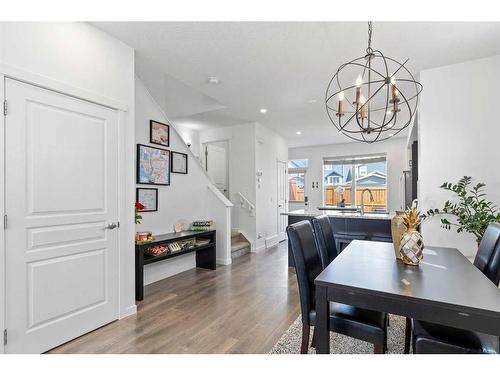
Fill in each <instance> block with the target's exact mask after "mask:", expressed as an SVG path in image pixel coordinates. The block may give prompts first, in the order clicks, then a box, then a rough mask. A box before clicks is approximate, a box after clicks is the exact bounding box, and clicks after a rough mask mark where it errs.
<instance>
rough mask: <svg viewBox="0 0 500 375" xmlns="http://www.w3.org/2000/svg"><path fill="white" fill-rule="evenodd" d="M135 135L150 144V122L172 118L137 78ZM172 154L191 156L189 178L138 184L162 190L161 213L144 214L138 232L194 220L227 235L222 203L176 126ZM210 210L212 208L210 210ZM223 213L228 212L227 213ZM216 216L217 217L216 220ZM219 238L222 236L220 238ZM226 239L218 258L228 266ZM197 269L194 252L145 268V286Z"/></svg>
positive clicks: (157, 230) (138, 140)
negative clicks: (161, 183)
mask: <svg viewBox="0 0 500 375" xmlns="http://www.w3.org/2000/svg"><path fill="white" fill-rule="evenodd" d="M135 87H136V95H135V99H136V102H135V103H136V104H135V108H136V110H135V126H136V128H135V133H136V143H141V144H146V145H147V144H149V120H157V121H160V122H164V123H168V122H169V121H168V119H167V118H166V116H165V114H164V113H163V112H162V110H161V109H160V107H159V105H158V104H157V103H156V102H155V101H154V100H153V98H152V97H151V95H150V94H149V92H148V90H147V88H146V87H145V86H144V84H143V83H142V82H141V80H139V79H136V85H135ZM168 149H169V150H171V151H178V152H183V153H188V155H189V156H188V170H189V173H188V174H187V175H184V174H177V173H171V174H170V186H153V185H137V187H141V186H142V187H149V188H151V187H153V188H157V189H158V211H157V212H143V213H142V214H141V216H142V221H141V224H138V225H136V230H137V231H142V230H149V231H152V232H153V233H158V234H159V233H168V232H173V230H174V225H175V223H176V222H177V221H178V220H180V219H185V220H187V221H189V222H192V221H194V220H205V219H213V220H214V222H215V225H216V229H217V231H218V232H219V233H218V234H219V235H221V236H222V235H223V233H226V231H225V225H226V223H225V222H224V220H225V217H224V215H219V214H220V209H221V207H220V202H219V204H218V205H217V202H212V201H213V199H214V198H215V197H213V194H212V193H210V192H209V191H208V189H207V185H208V184H210V181H209V179H208V177H207V176H206V174H205V173H204V171H203V170H202V168H201V166H200V164H199V163H197V162H196V161H195V160H194V159H193V155H192V154H190V153H189V149H188V147H187V146H186V144H185V143H184V141H183V139H182V138H181V136H180V135H179V133H177V131H176V130H175V128H174V127H171V129H170V147H168ZM209 207H210V209H209ZM223 212H225V211H224V210H223ZM214 215H217V217H216V218H215V217H214ZM218 237H219V236H218ZM222 238H223V237H220V238H219V241H218V246H217V250H218V251H217V253H218V254H217V258H218V260H219V262H221V263H225V264H227V263H228V262H227V255H226V254H225V251H226V250H228V249H226V248H225V247H224V241H223V240H222ZM194 267H195V254H194V253H190V254H186V255H181V256H178V257H176V258H172V259H170V260H169V261H167V262H158V263H153V264H150V265H147V266H146V267H145V269H144V283H145V284H150V283H152V282H155V281H158V280H160V279H163V278H165V277H169V276H172V275H175V274H177V273H179V272H183V271H186V270H188V269H191V268H194Z"/></svg>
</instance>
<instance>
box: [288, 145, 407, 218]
mask: <svg viewBox="0 0 500 375" xmlns="http://www.w3.org/2000/svg"><path fill="white" fill-rule="evenodd" d="M380 153H385V154H386V155H387V189H388V195H389V199H388V210H389V211H395V210H397V209H399V175H400V174H401V172H402V171H403V170H406V169H409V167H408V165H407V164H406V139H405V138H394V139H390V140H386V141H383V142H377V143H372V144H367V143H361V142H351V143H342V144H335V145H326V146H310V147H297V148H290V149H289V150H288V159H290V160H291V159H308V160H309V168H308V170H307V175H306V195H307V196H308V197H309V208H310V209H316V208H317V207H319V206H323V158H324V157H341V156H353V155H369V154H380ZM313 181H314V182H316V181H318V183H319V189H314V190H312V189H311V184H312V182H313ZM296 207H297V206H294V205H292V204H290V210H293V209H294V208H296Z"/></svg>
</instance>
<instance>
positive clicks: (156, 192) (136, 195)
mask: <svg viewBox="0 0 500 375" xmlns="http://www.w3.org/2000/svg"><path fill="white" fill-rule="evenodd" d="M140 190H154V192H155V208H154V210H146V209H144V210H139V212H156V211H158V189H157V188H143V187H138V188H136V189H135V201H136V202H141V200H140V199H139V193H140ZM141 203H142V202H141Z"/></svg>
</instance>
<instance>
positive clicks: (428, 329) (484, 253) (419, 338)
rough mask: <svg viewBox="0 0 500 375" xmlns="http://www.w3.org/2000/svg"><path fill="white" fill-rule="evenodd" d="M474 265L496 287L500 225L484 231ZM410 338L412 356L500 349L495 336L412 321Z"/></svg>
mask: <svg viewBox="0 0 500 375" xmlns="http://www.w3.org/2000/svg"><path fill="white" fill-rule="evenodd" d="M474 266H476V267H477V268H478V269H479V270H480V271H481V272H482V273H484V275H485V276H486V277H488V278H489V279H490V280H491V281H492V282H493V283H494V284H495V285H496V286H498V284H499V282H500V223H491V224H490V225H489V226H488V228H487V229H486V232H485V233H484V236H483V238H482V240H481V244H480V245H479V249H478V251H477V254H476V257H475V259H474ZM407 329H408V327H407ZM411 336H412V337H413V338H412V344H413V353H417V354H432V353H439V354H444V353H450V354H468V353H470V354H473V353H477V354H480V353H498V351H499V350H500V348H499V345H500V340H499V338H498V337H496V336H492V335H486V334H483V333H479V332H473V331H468V330H464V329H459V328H453V327H447V326H444V325H440V324H434V323H429V322H424V321H420V320H414V319H412V321H411ZM410 339H411V337H410V335H409V334H408V332H407V335H406V343H405V351H406V350H408V349H409V345H410V343H409V340H410Z"/></svg>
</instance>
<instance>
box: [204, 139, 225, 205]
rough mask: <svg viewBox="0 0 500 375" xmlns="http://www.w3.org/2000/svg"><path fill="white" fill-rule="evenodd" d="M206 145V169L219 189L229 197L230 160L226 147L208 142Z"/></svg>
mask: <svg viewBox="0 0 500 375" xmlns="http://www.w3.org/2000/svg"><path fill="white" fill-rule="evenodd" d="M205 147H206V149H205V168H206V171H207V173H208V175H209V176H210V178H211V179H212V181H213V183H214V185H215V186H216V187H217V189H219V190H220V192H221V193H222V194H224V195H225V196H226V197H227V198H229V186H228V185H229V183H228V180H229V179H228V173H227V169H228V160H227V152H226V149H225V148H224V147H221V146H218V145H214V144H207V145H206V146H205Z"/></svg>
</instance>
